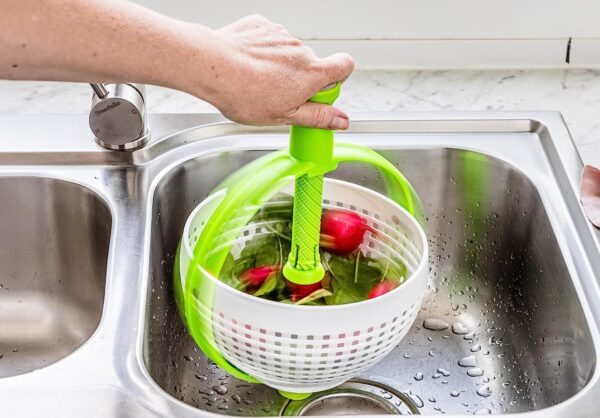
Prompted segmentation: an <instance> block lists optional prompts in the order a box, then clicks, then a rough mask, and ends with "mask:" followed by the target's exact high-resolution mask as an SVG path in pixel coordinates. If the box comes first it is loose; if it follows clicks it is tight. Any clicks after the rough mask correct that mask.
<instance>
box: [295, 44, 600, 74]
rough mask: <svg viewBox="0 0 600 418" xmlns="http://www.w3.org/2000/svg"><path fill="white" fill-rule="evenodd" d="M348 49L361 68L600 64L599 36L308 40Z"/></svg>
mask: <svg viewBox="0 0 600 418" xmlns="http://www.w3.org/2000/svg"><path fill="white" fill-rule="evenodd" d="M306 42H307V44H309V45H310V46H311V47H312V48H314V49H315V51H316V52H317V54H318V55H319V56H325V55H329V54H332V53H334V52H340V51H343V52H348V53H350V54H351V55H352V56H353V57H354V59H355V62H356V66H357V68H360V69H370V70H371V69H494V68H600V39H574V40H571V42H570V45H569V39H531V40H530V39H521V40H513V39H506V40H502V39H498V40H405V41H404V40H309V41H306ZM567 50H569V62H567Z"/></svg>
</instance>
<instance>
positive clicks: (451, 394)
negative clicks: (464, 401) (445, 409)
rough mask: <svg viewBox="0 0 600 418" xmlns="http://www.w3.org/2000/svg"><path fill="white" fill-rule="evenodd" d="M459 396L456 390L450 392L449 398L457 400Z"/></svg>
mask: <svg viewBox="0 0 600 418" xmlns="http://www.w3.org/2000/svg"><path fill="white" fill-rule="evenodd" d="M459 395H460V392H459V391H457V390H453V391H452V392H450V396H452V397H453V398H458V396H459Z"/></svg>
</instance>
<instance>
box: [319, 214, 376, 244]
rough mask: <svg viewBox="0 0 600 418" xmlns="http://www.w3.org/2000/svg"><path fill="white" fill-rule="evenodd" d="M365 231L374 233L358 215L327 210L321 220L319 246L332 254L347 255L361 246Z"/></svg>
mask: <svg viewBox="0 0 600 418" xmlns="http://www.w3.org/2000/svg"><path fill="white" fill-rule="evenodd" d="M366 231H371V232H374V230H373V228H371V227H370V226H368V225H367V222H366V221H365V220H364V219H363V218H362V217H361V216H360V215H359V214H357V213H355V212H350V211H344V210H327V211H325V212H324V213H323V217H322V219H321V241H320V245H321V247H323V248H326V249H328V250H329V251H331V252H332V253H336V254H348V253H351V252H352V251H355V250H356V249H357V248H358V247H359V246H360V244H362V242H363V238H364V236H365V232H366Z"/></svg>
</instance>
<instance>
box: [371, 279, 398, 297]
mask: <svg viewBox="0 0 600 418" xmlns="http://www.w3.org/2000/svg"><path fill="white" fill-rule="evenodd" d="M396 287H398V283H396V282H394V281H392V280H384V281H382V282H379V283H377V284H376V285H375V286H373V289H371V291H370V292H369V299H373V298H376V297H378V296H381V295H385V294H386V293H387V292H389V291H391V290H394V289H395V288H396Z"/></svg>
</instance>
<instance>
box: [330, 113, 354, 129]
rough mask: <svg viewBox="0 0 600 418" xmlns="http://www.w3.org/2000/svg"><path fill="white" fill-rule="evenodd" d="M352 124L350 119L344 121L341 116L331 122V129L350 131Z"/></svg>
mask: <svg viewBox="0 0 600 418" xmlns="http://www.w3.org/2000/svg"><path fill="white" fill-rule="evenodd" d="M348 125H350V122H349V121H348V119H344V118H342V117H341V116H336V117H335V118H333V120H332V121H331V129H348Z"/></svg>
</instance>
